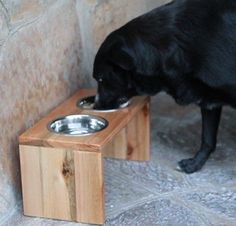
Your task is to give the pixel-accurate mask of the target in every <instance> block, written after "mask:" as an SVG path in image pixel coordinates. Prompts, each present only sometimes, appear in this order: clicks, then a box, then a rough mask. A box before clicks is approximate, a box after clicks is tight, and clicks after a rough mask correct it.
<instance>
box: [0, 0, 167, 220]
mask: <svg viewBox="0 0 236 226" xmlns="http://www.w3.org/2000/svg"><path fill="white" fill-rule="evenodd" d="M161 2H163V1H158V0H156V1H155V0H129V1H127V0H119V1H117V0H77V1H76V0H31V1H28V0H0V98H1V99H0V109H1V112H0V223H2V222H3V221H4V219H6V218H7V217H8V216H9V214H11V211H13V210H14V208H15V207H16V205H18V204H19V203H20V199H21V192H20V172H19V158H18V142H17V137H18V135H19V134H20V133H21V132H22V131H24V130H25V129H26V128H28V127H30V126H31V125H33V124H34V122H36V121H37V120H38V119H40V118H41V117H42V116H43V115H45V114H46V113H47V112H48V111H49V110H51V109H52V108H53V107H55V106H56V105H57V104H59V103H60V102H62V101H63V100H64V99H66V98H67V97H68V96H69V95H70V94H71V93H73V92H74V91H75V90H76V89H78V88H80V87H82V86H91V85H93V81H92V78H91V70H92V63H93V58H94V55H95V53H96V50H97V48H98V46H99V45H100V44H101V42H102V41H103V40H104V38H105V37H106V35H107V34H108V33H110V32H111V31H112V30H114V29H115V28H118V27H119V26H121V25H122V24H124V23H126V22H127V21H128V20H130V19H132V18H133V17H135V16H137V15H140V14H142V13H144V12H146V11H147V10H149V9H151V8H154V7H155V6H157V5H159V4H160V3H161Z"/></svg>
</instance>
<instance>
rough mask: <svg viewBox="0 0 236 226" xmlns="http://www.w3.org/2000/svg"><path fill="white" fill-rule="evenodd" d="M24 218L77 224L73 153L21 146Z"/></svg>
mask: <svg viewBox="0 0 236 226" xmlns="http://www.w3.org/2000/svg"><path fill="white" fill-rule="evenodd" d="M20 161H21V177H22V188H23V205H24V214H25V215H28V216H37V217H46V218H52V219H61V220H73V221H75V220H76V202H75V199H76V197H75V176H74V156H73V151H70V150H63V149H54V150H52V149H51V148H43V147H33V146H24V145H20Z"/></svg>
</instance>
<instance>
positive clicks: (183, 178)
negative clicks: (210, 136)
mask: <svg viewBox="0 0 236 226" xmlns="http://www.w3.org/2000/svg"><path fill="white" fill-rule="evenodd" d="M200 131H201V118H200V112H199V109H198V108H196V107H187V108H182V107H178V106H177V105H176V104H175V103H174V102H173V101H172V99H170V98H169V97H167V96H165V95H163V94H161V95H159V96H158V97H155V98H153V100H152V160H151V161H150V162H149V163H138V162H128V161H118V160H111V159H108V160H105V175H106V211H107V221H106V223H105V225H106V226H111V225H114V226H154V225H158V226H159V225H160V226H169V225H170V226H185V225H186V226H188V225H194V226H202V225H205V226H210V225H214V226H223V225H224V226H236V150H235V149H236V148H235V147H236V111H234V110H232V109H229V108H227V109H225V110H224V113H223V118H222V123H221V127H220V133H219V143H218V147H217V151H216V152H215V153H214V154H213V155H212V157H211V159H210V160H209V161H208V162H207V164H206V166H205V167H204V168H203V169H202V170H201V171H200V172H198V173H195V174H192V175H185V174H183V173H180V172H178V171H176V170H175V168H176V166H177V162H178V161H179V160H181V159H182V158H188V157H190V156H192V155H193V153H194V152H195V151H196V149H197V148H198V147H199V143H200ZM5 225H8V226H75V225H82V224H75V223H69V222H63V221H53V220H44V219H37V218H28V217H24V216H22V210H21V209H19V210H18V211H17V212H16V214H15V215H14V216H13V217H12V218H11V219H10V221H9V222H8V223H6V224H5Z"/></svg>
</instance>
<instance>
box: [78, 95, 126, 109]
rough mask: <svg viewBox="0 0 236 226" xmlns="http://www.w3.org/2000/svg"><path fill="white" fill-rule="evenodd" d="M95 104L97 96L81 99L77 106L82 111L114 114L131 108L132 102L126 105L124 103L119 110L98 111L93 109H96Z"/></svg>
mask: <svg viewBox="0 0 236 226" xmlns="http://www.w3.org/2000/svg"><path fill="white" fill-rule="evenodd" d="M94 102H95V96H89V97H85V98H82V99H80V100H79V101H78V102H77V106H78V107H79V108H81V109H84V110H93V111H97V112H114V111H118V110H120V109H123V108H126V107H128V106H129V104H130V102H129V101H127V102H126V103H123V104H122V105H121V106H120V107H119V108H117V109H108V110H96V109H93V107H94Z"/></svg>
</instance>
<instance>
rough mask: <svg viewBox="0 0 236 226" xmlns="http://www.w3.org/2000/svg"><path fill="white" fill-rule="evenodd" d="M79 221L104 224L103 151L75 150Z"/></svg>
mask: <svg viewBox="0 0 236 226" xmlns="http://www.w3.org/2000/svg"><path fill="white" fill-rule="evenodd" d="M75 174H76V195H77V199H76V206H77V221H78V222H84V223H90V224H103V223H104V220H105V210H104V205H105V204H104V179H103V159H102V155H101V153H93V152H75Z"/></svg>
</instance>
